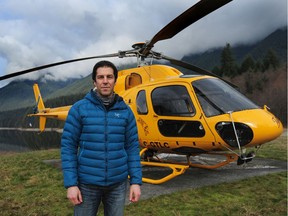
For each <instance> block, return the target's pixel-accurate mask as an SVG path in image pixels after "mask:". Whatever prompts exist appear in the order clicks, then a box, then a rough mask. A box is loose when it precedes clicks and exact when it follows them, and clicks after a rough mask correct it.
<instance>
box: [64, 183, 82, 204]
mask: <svg viewBox="0 0 288 216" xmlns="http://www.w3.org/2000/svg"><path fill="white" fill-rule="evenodd" d="M67 198H68V199H69V200H70V202H71V203H72V204H73V205H79V204H80V203H82V201H83V200H82V195H81V192H80V190H79V188H78V187H77V186H73V187H69V188H68V189H67Z"/></svg>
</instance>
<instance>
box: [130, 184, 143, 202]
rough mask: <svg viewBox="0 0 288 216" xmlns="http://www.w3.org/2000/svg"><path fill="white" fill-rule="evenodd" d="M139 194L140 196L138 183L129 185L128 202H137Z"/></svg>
mask: <svg viewBox="0 0 288 216" xmlns="http://www.w3.org/2000/svg"><path fill="white" fill-rule="evenodd" d="M140 196H141V189H140V185H137V184H132V185H130V195H129V200H130V202H138V200H139V199H140Z"/></svg>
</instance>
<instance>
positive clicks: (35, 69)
mask: <svg viewBox="0 0 288 216" xmlns="http://www.w3.org/2000/svg"><path fill="white" fill-rule="evenodd" d="M118 56H119V53H112V54H107V55H99V56H91V57H85V58H78V59H71V60H67V61H61V62H55V63H52V64H47V65H42V66H39V67H34V68H30V69H27V70H23V71H18V72H15V73H11V74H7V75H4V76H1V77H0V81H1V80H5V79H9V78H12V77H16V76H20V75H23V74H27V73H31V72H33V71H38V70H42V69H45V68H49V67H54V66H57V65H62V64H68V63H71V62H77V61H84V60H89V59H95V58H109V57H118Z"/></svg>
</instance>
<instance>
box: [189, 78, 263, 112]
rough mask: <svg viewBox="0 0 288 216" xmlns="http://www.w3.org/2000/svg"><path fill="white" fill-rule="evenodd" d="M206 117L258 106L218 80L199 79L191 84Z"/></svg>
mask: <svg viewBox="0 0 288 216" xmlns="http://www.w3.org/2000/svg"><path fill="white" fill-rule="evenodd" d="M192 86H193V88H194V90H195V93H196V96H197V98H198V100H199V103H200V105H201V107H202V109H203V111H204V113H205V115H206V117H211V116H216V115H221V114H224V113H228V112H235V111H241V110H248V109H258V108H259V106H257V105H256V104H254V103H253V102H252V101H250V100H249V99H247V98H246V97H244V96H243V95H242V94H241V93H240V92H238V91H236V90H235V89H234V88H232V87H231V86H230V85H228V84H226V83H225V82H223V81H222V80H219V79H201V80H196V81H194V82H193V83H192Z"/></svg>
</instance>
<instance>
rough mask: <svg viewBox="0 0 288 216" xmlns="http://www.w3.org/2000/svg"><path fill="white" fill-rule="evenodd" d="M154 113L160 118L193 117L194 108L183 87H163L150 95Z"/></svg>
mask: <svg viewBox="0 0 288 216" xmlns="http://www.w3.org/2000/svg"><path fill="white" fill-rule="evenodd" d="M151 96H152V104H153V109H154V112H155V113H156V114H157V115H161V116H193V115H195V108H194V106H193V104H192V101H191V98H190V96H189V94H188V91H187V89H186V87H185V86H180V85H174V86H163V87H158V88H155V89H154V90H153V92H152V94H151Z"/></svg>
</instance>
